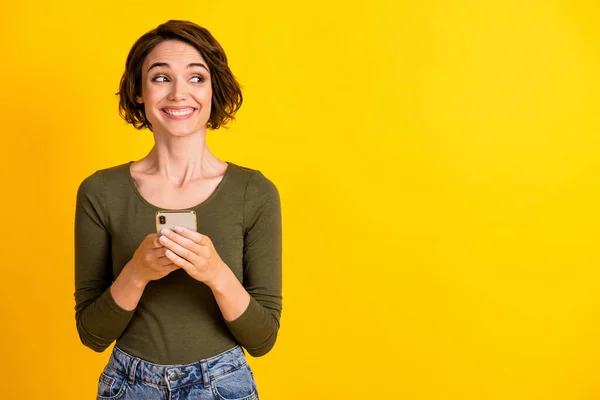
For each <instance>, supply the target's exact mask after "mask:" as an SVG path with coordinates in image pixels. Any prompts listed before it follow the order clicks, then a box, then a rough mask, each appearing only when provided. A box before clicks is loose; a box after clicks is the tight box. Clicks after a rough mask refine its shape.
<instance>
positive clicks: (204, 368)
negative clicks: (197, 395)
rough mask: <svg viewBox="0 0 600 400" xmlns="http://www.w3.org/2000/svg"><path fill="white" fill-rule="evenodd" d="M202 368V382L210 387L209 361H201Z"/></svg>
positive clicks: (206, 386)
mask: <svg viewBox="0 0 600 400" xmlns="http://www.w3.org/2000/svg"><path fill="white" fill-rule="evenodd" d="M200 368H202V383H204V387H205V388H208V387H210V377H209V376H208V362H206V361H200Z"/></svg>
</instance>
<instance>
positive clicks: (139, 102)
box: [135, 96, 144, 104]
mask: <svg viewBox="0 0 600 400" xmlns="http://www.w3.org/2000/svg"><path fill="white" fill-rule="evenodd" d="M135 101H136V103H138V104H144V98H143V97H142V96H135Z"/></svg>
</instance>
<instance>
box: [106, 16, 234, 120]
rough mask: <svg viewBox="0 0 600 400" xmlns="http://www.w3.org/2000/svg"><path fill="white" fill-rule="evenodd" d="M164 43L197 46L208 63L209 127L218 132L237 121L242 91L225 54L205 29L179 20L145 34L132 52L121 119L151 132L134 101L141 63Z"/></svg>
mask: <svg viewBox="0 0 600 400" xmlns="http://www.w3.org/2000/svg"><path fill="white" fill-rule="evenodd" d="M165 40H178V41H180V42H184V43H187V44H189V45H191V46H193V47H195V48H196V50H198V52H199V53H200V55H201V56H202V58H204V60H205V61H206V63H207V64H208V68H209V70H210V79H211V85H212V105H211V111H210V117H209V119H208V123H207V127H208V128H209V129H218V128H219V127H221V126H224V125H225V124H227V123H228V122H229V121H230V120H233V119H235V117H234V115H235V113H236V112H237V110H239V108H240V107H241V106H242V100H243V98H242V90H241V88H240V85H239V83H238V82H237V80H236V79H235V77H234V76H233V73H232V72H231V70H230V69H229V66H228V65H227V56H226V55H225V51H224V50H223V48H222V47H221V45H220V44H219V42H217V40H216V39H215V38H214V37H213V36H212V35H211V34H210V32H209V31H208V30H206V29H205V28H203V27H201V26H198V25H196V24H195V23H193V22H189V21H177V20H170V21H168V22H165V23H164V24H161V25H159V26H157V27H156V28H155V29H153V30H151V31H150V32H148V33H146V34H144V35H143V36H142V37H140V38H139V39H138V40H137V42H135V44H134V45H133V47H132V48H131V50H130V51H129V55H128V56H127V61H126V63H125V72H124V73H123V76H122V77H121V84H120V86H119V92H118V93H117V95H119V114H120V115H121V117H123V119H124V120H125V121H127V122H128V123H130V124H132V125H133V126H134V127H135V128H136V129H143V128H148V129H150V130H152V126H151V124H150V121H148V120H147V119H146V111H145V110H144V105H143V104H139V103H137V102H136V101H135V100H136V96H139V95H141V93H142V64H143V63H144V60H145V59H146V56H147V55H148V54H149V53H150V52H151V51H152V49H153V48H154V47H155V46H156V45H158V44H159V43H162V42H164V41H165Z"/></svg>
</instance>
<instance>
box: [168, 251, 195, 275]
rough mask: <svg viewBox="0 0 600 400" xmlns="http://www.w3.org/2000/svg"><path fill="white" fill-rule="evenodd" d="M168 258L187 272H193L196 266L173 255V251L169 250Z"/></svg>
mask: <svg viewBox="0 0 600 400" xmlns="http://www.w3.org/2000/svg"><path fill="white" fill-rule="evenodd" d="M167 257H168V258H169V260H171V262H172V263H173V264H175V265H176V266H178V267H181V268H183V269H185V270H186V271H191V270H192V268H194V265H193V264H192V263H190V262H189V261H188V260H186V259H185V258H182V257H180V256H178V255H177V254H175V253H173V252H172V251H171V250H167Z"/></svg>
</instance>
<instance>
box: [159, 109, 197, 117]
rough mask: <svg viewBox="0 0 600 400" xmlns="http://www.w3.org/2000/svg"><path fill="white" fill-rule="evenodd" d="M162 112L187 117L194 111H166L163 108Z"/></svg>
mask: <svg viewBox="0 0 600 400" xmlns="http://www.w3.org/2000/svg"><path fill="white" fill-rule="evenodd" d="M163 111H164V112H166V113H167V114H169V115H175V116H182V115H189V114H191V113H193V112H194V109H193V108H186V109H185V110H168V109H166V108H164V109H163Z"/></svg>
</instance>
